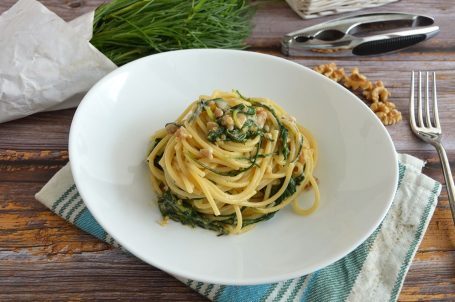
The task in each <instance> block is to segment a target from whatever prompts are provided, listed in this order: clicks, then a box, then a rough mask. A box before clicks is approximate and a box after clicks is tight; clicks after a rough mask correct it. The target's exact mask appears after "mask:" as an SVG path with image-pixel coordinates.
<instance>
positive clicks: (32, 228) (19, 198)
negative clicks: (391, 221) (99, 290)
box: [0, 182, 455, 255]
mask: <svg viewBox="0 0 455 302" xmlns="http://www.w3.org/2000/svg"><path fill="white" fill-rule="evenodd" d="M42 185H43V183H41V184H40V183H25V182H18V183H16V182H9V183H2V182H0V192H3V194H0V247H1V248H5V249H15V248H31V249H33V250H34V252H35V253H37V254H42V255H52V254H71V253H75V252H77V253H79V252H80V251H83V252H97V251H99V250H104V249H107V248H108V246H106V245H103V244H101V245H100V244H99V243H100V242H99V241H98V240H97V239H96V238H94V237H92V236H90V235H88V234H86V233H84V232H82V231H79V230H78V229H77V228H75V227H73V226H72V225H70V224H69V223H67V222H66V221H64V220H63V219H61V218H59V217H58V216H57V215H55V214H54V213H52V212H50V211H49V210H48V209H47V208H46V207H44V206H43V205H42V204H40V203H39V202H38V201H36V200H35V198H34V194H35V193H36V192H37V191H38V190H39V189H40V188H41V187H42ZM451 217H452V216H451V212H450V208H449V206H448V201H447V194H446V193H445V192H443V194H442V196H441V198H440V201H439V203H438V207H437V208H436V211H435V213H434V216H433V218H432V220H431V222H430V225H429V227H428V230H427V233H426V235H425V237H424V240H423V242H422V244H421V246H420V251H450V250H455V227H454V225H453V223H452V220H451V219H452V218H451Z"/></svg>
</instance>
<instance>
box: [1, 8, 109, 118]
mask: <svg viewBox="0 0 455 302" xmlns="http://www.w3.org/2000/svg"><path fill="white" fill-rule="evenodd" d="M93 16H94V13H93V12H92V13H90V14H87V15H84V16H81V17H79V18H77V19H75V20H73V21H72V22H69V23H66V22H65V21H64V20H62V19H61V18H60V17H58V16H57V15H56V14H54V13H53V12H51V11H49V10H48V9H47V8H46V7H44V6H43V5H42V4H41V3H39V2H37V1H36V0H19V1H18V2H17V3H16V4H15V5H14V6H13V7H11V8H10V9H9V10H8V11H6V12H5V13H3V14H2V15H0V29H1V30H0V122H6V121H9V120H13V119H16V118H20V117H24V116H27V115H30V114H33V113H35V112H39V111H45V110H55V109H62V108H68V107H71V106H76V105H77V104H78V103H79V101H80V99H81V97H82V96H83V95H84V93H85V92H86V91H88V90H89V89H90V87H92V86H93V84H95V83H96V82H97V81H98V80H99V79H100V78H102V77H103V76H104V75H106V74H107V73H109V72H110V71H112V70H114V69H115V68H117V66H116V65H115V64H114V63H112V62H111V61H110V60H109V59H108V58H107V57H106V56H104V55H103V54H102V53H101V52H100V51H98V50H97V49H96V48H95V47H93V46H92V45H91V44H90V43H89V40H90V38H91V36H92V28H93ZM65 101H66V102H65Z"/></svg>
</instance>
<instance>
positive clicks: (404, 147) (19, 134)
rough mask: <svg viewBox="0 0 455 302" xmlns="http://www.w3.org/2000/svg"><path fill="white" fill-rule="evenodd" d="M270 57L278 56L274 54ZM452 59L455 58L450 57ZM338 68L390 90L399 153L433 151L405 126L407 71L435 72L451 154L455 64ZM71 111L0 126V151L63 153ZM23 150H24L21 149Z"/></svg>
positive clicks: (306, 63)
mask: <svg viewBox="0 0 455 302" xmlns="http://www.w3.org/2000/svg"><path fill="white" fill-rule="evenodd" d="M274 54H278V53H276V52H274ZM454 58H455V56H454ZM295 61H296V62H297V63H299V64H302V65H304V66H308V67H314V66H316V65H319V64H322V63H327V62H328V61H327V60H320V59H296V60H295ZM334 62H336V63H337V64H338V65H339V66H340V67H344V68H345V69H346V70H350V69H351V68H352V67H360V70H361V72H362V73H363V74H365V75H366V76H367V77H368V78H370V79H371V80H373V81H376V80H383V81H384V83H385V85H386V87H389V88H390V92H391V93H392V101H393V102H395V103H396V105H397V108H398V109H399V110H400V111H402V112H403V118H404V120H403V121H402V122H401V123H400V124H398V125H393V126H389V127H387V129H388V130H389V133H390V134H391V136H392V139H393V140H394V143H395V146H396V148H397V150H398V151H399V152H404V151H413V150H427V151H432V150H433V147H432V146H430V145H429V144H426V143H423V142H421V141H420V140H418V139H417V138H416V137H415V136H414V135H413V134H412V133H411V131H410V128H409V126H408V123H407V122H406V121H407V119H408V102H409V100H408V97H409V81H410V71H411V69H415V70H437V71H438V95H439V104H440V115H441V124H442V127H443V132H444V138H443V142H444V144H445V147H446V149H447V151H449V153H450V152H452V151H453V150H455V131H453V129H455V107H454V106H452V103H453V97H452V96H453V95H455V71H454V70H455V61H448V62H439V61H432V62H420V61H412V62H378V61H369V60H368V61H360V62H347V61H340V60H334ZM389 79H393V82H392V81H391V80H389ZM73 114H74V109H72V110H71V109H70V110H63V111H59V112H56V113H39V114H35V115H32V116H30V117H27V118H23V119H20V120H16V121H11V122H9V123H5V124H1V125H0V150H1V149H4V150H16V151H17V150H24V149H25V148H27V149H29V150H30V149H31V150H42V149H45V150H65V149H66V148H67V145H68V132H69V126H70V123H71V118H72V115H73ZM25 146H26V147H25ZM0 152H1V151H0Z"/></svg>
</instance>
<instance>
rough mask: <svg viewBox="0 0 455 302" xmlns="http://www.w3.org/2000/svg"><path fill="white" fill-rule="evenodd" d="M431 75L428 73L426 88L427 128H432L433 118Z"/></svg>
mask: <svg viewBox="0 0 455 302" xmlns="http://www.w3.org/2000/svg"><path fill="white" fill-rule="evenodd" d="M429 78H430V73H429V72H428V71H427V72H426V81H425V82H426V86H425V112H426V116H425V121H426V122H427V127H432V126H431V118H430V88H429V87H430V85H429V84H430V82H429Z"/></svg>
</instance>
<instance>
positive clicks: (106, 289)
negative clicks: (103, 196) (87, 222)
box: [0, 249, 455, 301]
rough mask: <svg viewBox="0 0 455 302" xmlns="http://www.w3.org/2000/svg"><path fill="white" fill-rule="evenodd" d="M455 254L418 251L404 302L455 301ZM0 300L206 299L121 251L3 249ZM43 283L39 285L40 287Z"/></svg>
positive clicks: (0, 266) (401, 297) (0, 270)
mask: <svg viewBox="0 0 455 302" xmlns="http://www.w3.org/2000/svg"><path fill="white" fill-rule="evenodd" d="M454 262H455V252H453V251H451V252H426V253H421V252H419V253H417V255H416V257H415V259H414V264H413V267H412V268H411V270H410V271H409V273H408V275H407V278H406V281H405V285H404V288H403V291H402V295H401V296H400V301H416V299H421V300H425V301H430V300H431V301H432V300H438V301H441V300H446V301H448V300H451V299H454V298H455V290H454V286H455V282H454V281H455V279H454V266H453V265H452V264H453V263H454ZM0 264H1V265H0V287H1V288H2V291H1V292H0V299H1V300H2V301H4V300H6V299H27V298H30V297H32V296H33V297H34V299H35V300H48V299H51V300H52V299H58V300H63V299H75V298H79V299H84V300H93V299H105V298H115V299H120V300H122V299H132V298H141V299H148V300H155V299H159V300H173V301H177V300H178V301H190V300H191V301H205V300H204V299H203V298H202V297H200V296H199V295H197V294H196V293H194V292H193V291H191V290H190V289H189V288H187V287H186V286H184V285H183V284H181V283H180V282H179V281H177V280H176V279H174V278H173V277H171V276H170V275H167V274H166V273H164V272H161V271H159V270H157V269H155V268H153V267H151V266H149V265H147V264H145V263H143V262H141V261H140V260H138V259H137V258H135V257H133V256H131V255H129V254H127V253H124V252H122V251H120V250H118V249H112V250H106V251H102V252H98V253H80V254H74V255H71V256H70V257H67V256H60V255H56V256H52V257H43V256H39V255H35V254H33V253H30V252H29V251H27V250H19V251H16V252H11V251H0ZM37 284H39V286H36V285H37Z"/></svg>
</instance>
